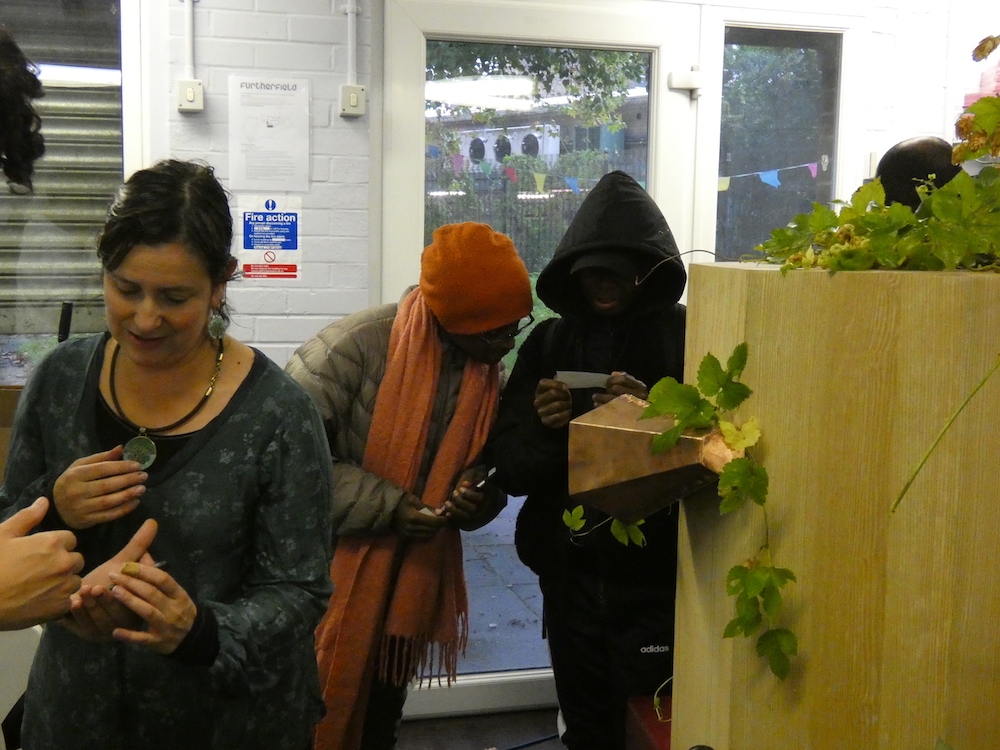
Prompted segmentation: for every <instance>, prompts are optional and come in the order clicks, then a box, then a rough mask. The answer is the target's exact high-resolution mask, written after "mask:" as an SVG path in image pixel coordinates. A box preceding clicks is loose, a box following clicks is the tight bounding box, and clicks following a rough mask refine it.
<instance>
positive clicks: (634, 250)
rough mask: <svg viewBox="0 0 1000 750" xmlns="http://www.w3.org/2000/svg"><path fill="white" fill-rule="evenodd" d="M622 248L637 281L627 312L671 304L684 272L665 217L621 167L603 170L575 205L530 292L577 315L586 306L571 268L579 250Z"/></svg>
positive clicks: (564, 312) (566, 313) (681, 288)
mask: <svg viewBox="0 0 1000 750" xmlns="http://www.w3.org/2000/svg"><path fill="white" fill-rule="evenodd" d="M592 250H605V251H608V250H610V251H615V252H622V253H626V254H627V255H628V256H629V258H631V260H632V261H633V262H634V263H635V265H636V267H637V268H638V270H639V279H640V280H641V283H640V284H639V287H638V289H637V291H636V296H635V298H634V299H633V302H632V304H631V305H630V306H629V311H628V313H627V314H628V315H629V316H630V317H631V316H634V315H637V314H644V313H646V312H650V311H652V310H655V309H661V308H664V307H669V306H672V305H674V304H675V303H676V302H677V300H678V299H680V296H681V293H682V292H683V291H684V283H685V282H686V281H687V273H686V272H685V270H684V264H683V263H681V259H680V255H679V253H678V250H677V243H676V242H674V236H673V234H671V232H670V227H669V226H667V220H666V219H664V218H663V214H662V213H661V212H660V209H659V208H658V207H657V205H656V203H655V202H654V201H653V199H652V198H650V197H649V194H648V193H647V192H646V191H645V190H643V188H642V186H641V185H640V184H639V183H638V182H636V181H635V180H633V179H632V178H631V177H629V176H628V175H627V174H625V173H624V172H611V173H610V174H606V175H604V177H602V178H601V180H600V182H598V183H597V185H595V186H594V189H593V190H591V191H590V194H589V195H588V196H587V197H586V198H585V199H584V201H583V203H582V204H581V205H580V208H579V210H578V211H577V212H576V216H575V217H573V221H572V222H571V223H570V225H569V228H568V229H567V230H566V234H565V235H563V238H562V241H561V242H560V243H559V247H557V248H556V251H555V254H554V255H553V256H552V260H550V261H549V262H548V265H546V266H545V268H544V269H542V272H541V273H540V274H539V275H538V281H537V283H536V285H535V291H536V293H537V294H538V298H539V299H540V300H541V301H542V302H544V303H545V304H546V305H547V306H548V307H549V308H550V309H552V310H554V311H555V312H557V313H559V314H560V315H563V316H565V317H572V318H581V317H583V316H584V315H585V314H586V312H587V310H588V309H589V308H588V306H587V304H586V303H585V301H584V299H583V295H582V294H581V293H580V289H579V285H578V284H577V283H576V282H575V281H574V280H573V279H571V278H570V268H571V267H572V266H573V263H574V262H575V261H576V259H577V258H579V257H580V255H581V254H582V253H585V252H588V251H592Z"/></svg>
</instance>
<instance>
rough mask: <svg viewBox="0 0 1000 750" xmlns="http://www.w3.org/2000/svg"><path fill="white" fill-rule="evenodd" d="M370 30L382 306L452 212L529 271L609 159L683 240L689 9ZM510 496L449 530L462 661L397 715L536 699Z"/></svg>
mask: <svg viewBox="0 0 1000 750" xmlns="http://www.w3.org/2000/svg"><path fill="white" fill-rule="evenodd" d="M385 23H386V52H385V90H386V97H385V102H386V105H385V106H386V110H385V113H384V120H385V138H384V142H383V146H384V149H383V153H382V159H383V170H382V180H383V185H382V195H383V203H382V216H383V220H382V225H381V231H382V242H381V245H382V247H383V253H382V257H381V261H382V290H381V296H382V299H383V300H384V301H395V300H396V299H398V297H399V294H400V293H401V292H402V290H404V289H405V288H406V287H407V286H409V285H411V284H414V283H416V281H417V279H418V278H419V258H420V252H421V250H422V249H423V247H424V246H425V244H427V242H429V238H430V235H431V233H432V232H433V230H434V229H435V228H437V227H438V226H440V225H442V224H446V223H451V222H455V221H466V220H473V221H484V222H487V223H489V224H491V225H492V226H493V227H494V228H495V229H497V230H498V231H502V232H505V233H507V234H509V235H510V236H511V237H512V238H513V239H514V242H515V245H516V246H517V247H518V249H519V251H520V252H521V254H522V257H524V259H525V261H526V263H527V265H528V266H529V270H530V271H532V272H533V273H535V274H537V272H538V271H539V270H540V269H541V268H542V267H543V266H544V264H545V263H546V262H547V261H548V259H549V258H550V257H551V254H552V252H553V250H554V249H555V246H556V244H557V243H558V241H559V239H560V238H561V236H562V233H563V232H564V231H565V228H566V226H567V225H568V223H569V221H570V220H571V219H572V217H573V215H574V213H575V211H576V208H577V207H578V206H579V204H580V202H581V201H582V200H583V197H584V195H585V194H586V192H587V191H588V190H589V188H590V187H591V186H592V185H593V184H594V183H595V182H596V181H597V179H599V178H600V176H601V175H603V174H605V173H607V172H609V171H612V170H614V169H622V170H624V171H626V172H628V173H629V174H631V175H632V176H633V177H634V178H635V179H636V180H638V181H639V182H640V183H643V184H644V185H645V186H646V188H647V190H648V191H649V192H650V194H651V195H652V196H653V197H654V199H656V200H657V202H658V203H659V205H660V207H661V209H662V210H663V212H664V214H665V215H666V217H667V220H668V221H669V223H670V225H671V228H672V230H673V232H674V234H675V236H676V237H677V239H678V242H679V244H681V246H685V245H688V246H689V243H690V237H691V214H692V211H691V206H692V198H691V193H692V191H691V189H690V185H691V184H692V183H693V179H694V178H693V166H694V157H693V152H694V149H693V143H694V136H695V127H694V120H695V112H696V107H697V100H696V98H695V97H693V96H692V91H691V90H690V89H688V88H678V89H676V90H673V89H671V88H670V87H669V85H668V83H669V79H670V74H671V73H684V74H689V73H690V72H691V70H692V66H696V65H697V62H698V40H699V34H698V29H699V12H698V9H697V8H696V7H695V6H691V5H686V4H672V3H661V2H629V3H621V2H616V1H609V2H606V3H593V2H586V3H584V2H581V3H579V4H578V5H577V4H573V3H566V2H559V3H554V2H546V0H534V1H533V2H531V3H520V2H514V3H511V2H509V1H508V2H503V3H501V2H497V3H492V2H489V1H483V0H477V2H475V3H470V2H464V1H463V2H455V1H452V2H438V1H437V0H388V1H387V3H386V18H385ZM580 92H583V95H582V96H578V95H577V94H578V93H580ZM519 503H520V500H519V499H518V498H512V499H511V505H510V507H509V508H508V509H507V510H506V511H505V512H504V514H502V515H501V517H500V518H499V519H497V521H495V522H494V523H492V524H490V525H488V526H487V527H485V528H484V529H483V530H481V531H480V532H477V533H476V534H470V535H468V536H467V537H466V538H465V539H464V543H465V556H466V560H465V565H466V576H467V581H468V583H469V591H470V599H471V603H470V604H471V606H470V628H471V634H470V638H471V640H470V645H469V649H468V651H467V654H466V657H467V658H466V659H465V660H464V661H460V663H459V671H460V673H461V674H460V677H459V680H458V683H457V684H455V685H453V686H452V687H451V688H448V689H436V688H435V687H433V686H432V688H431V689H429V690H427V689H423V690H414V691H411V694H410V698H409V699H408V701H407V706H406V711H407V715H408V716H410V717H415V716H430V715H437V714H442V713H473V712H478V711H489V710H497V709H506V710H511V709H515V708H531V707H539V706H545V705H554V701H555V692H554V686H553V684H552V679H551V670H550V669H548V652H547V648H546V646H545V642H544V640H542V632H541V596H540V594H539V593H538V589H537V579H535V577H534V575H533V574H531V572H530V571H528V569H527V568H526V567H524V566H523V565H522V564H521V563H520V562H519V561H518V559H517V556H516V553H515V551H514V549H513V524H514V518H515V517H516V512H517V508H518V505H519Z"/></svg>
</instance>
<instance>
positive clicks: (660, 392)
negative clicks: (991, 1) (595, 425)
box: [563, 343, 798, 679]
mask: <svg viewBox="0 0 1000 750" xmlns="http://www.w3.org/2000/svg"><path fill="white" fill-rule="evenodd" d="M746 363H747V345H746V343H742V344H740V345H738V346H737V347H736V348H735V349H734V350H733V353H732V354H731V355H730V357H729V359H728V360H727V362H726V366H725V367H723V366H722V363H721V362H720V361H719V360H718V358H716V356H715V355H714V354H712V353H708V354H706V355H705V357H704V358H703V359H702V361H701V365H700V366H699V368H698V377H697V386H694V385H687V384H684V383H679V382H677V380H676V379H675V378H671V377H667V378H663V379H662V380H660V381H659V382H658V383H656V384H655V385H654V386H653V387H652V389H650V392H649V398H648V401H649V406H648V407H646V409H645V411H644V412H643V414H642V416H643V418H651V417H660V416H670V417H673V419H674V426H673V427H672V428H670V429H669V430H666V431H664V432H662V433H660V434H658V435H656V436H655V437H654V438H653V441H652V446H651V450H652V451H653V453H662V452H664V451H667V450H669V449H670V448H672V447H673V446H674V445H676V444H677V441H678V440H679V439H680V437H681V435H682V434H683V433H684V432H685V431H688V430H699V429H709V428H717V429H718V430H719V431H720V432H721V433H722V438H723V441H724V442H725V443H726V445H727V446H728V447H729V448H730V449H731V450H733V451H742V452H743V453H744V455H743V456H742V457H740V458H735V459H733V460H731V461H729V462H728V463H727V464H726V465H725V467H723V470H722V473H721V474H720V475H719V496H720V498H721V503H720V508H719V509H720V512H721V513H732V512H734V511H737V510H739V509H740V508H742V507H743V506H744V505H745V504H746V501H747V500H750V501H751V502H752V503H753V504H754V505H757V506H758V507H760V509H761V511H762V512H763V514H764V542H763V544H762V545H761V546H760V548H759V549H758V550H757V553H756V555H754V556H753V557H752V558H750V559H748V560H747V561H746V562H745V563H743V564H742V565H736V566H734V567H733V568H732V569H731V570H730V571H729V574H728V576H727V577H726V591H727V593H728V594H729V595H730V596H734V597H735V598H736V599H735V616H734V617H733V619H732V620H730V622H729V623H728V624H727V625H726V628H725V631H724V633H723V637H725V638H734V637H735V636H737V635H743V636H745V637H747V638H749V637H750V636H752V635H755V634H756V633H757V632H758V631H760V630H761V627H762V626H763V625H764V623H765V621H766V622H767V623H768V626H767V627H766V628H765V629H764V632H763V633H761V634H760V636H758V638H757V655H758V656H760V657H761V658H766V659H767V660H768V664H769V666H770V668H771V671H772V672H773V673H774V674H775V675H777V676H778V677H780V678H781V679H784V678H785V677H787V676H788V673H789V671H790V669H791V660H790V657H792V656H794V655H795V654H797V653H798V639H797V638H796V637H795V634H794V633H792V632H791V631H790V630H788V629H787V628H782V627H776V626H775V623H777V622H778V619H779V615H780V611H781V605H782V597H781V589H783V588H784V587H785V586H786V585H787V584H788V582H789V581H795V574H794V573H792V571H791V570H789V569H787V568H778V567H775V566H774V564H773V562H772V560H771V547H770V532H769V525H768V518H767V508H766V507H765V504H766V502H767V490H768V475H767V469H765V468H764V466H763V465H761V464H760V463H758V462H757V461H756V460H755V459H754V457H753V456H752V455H751V454H750V453H749V451H748V450H747V449H749V448H751V447H752V446H753V445H755V444H756V443H757V441H758V440H759V439H760V437H761V431H760V427H759V426H758V424H757V420H756V418H751V419H748V420H747V421H746V422H744V423H743V424H742V425H739V426H737V425H736V424H735V423H734V421H733V420H732V418H731V417H730V416H729V414H728V413H729V412H731V411H732V410H734V409H736V407H738V406H739V405H740V404H742V403H743V402H744V401H745V400H746V399H747V398H749V397H750V395H751V393H752V391H751V390H750V388H749V387H748V386H747V385H746V384H744V383H741V382H740V380H739V378H740V376H741V375H742V374H743V370H744V368H745V367H746ZM563 523H564V524H565V525H566V526H567V527H568V528H569V529H570V532H571V534H573V536H574V537H576V536H583V535H586V534H590V533H593V532H594V531H596V530H597V529H598V528H600V527H601V526H603V525H604V524H607V523H610V524H611V534H612V535H613V536H614V537H615V539H617V540H618V541H619V542H621V543H622V544H625V545H628V544H638V545H639V546H642V545H645V543H646V538H645V536H644V535H643V533H642V530H641V529H640V528H639V526H641V525H642V524H643V521H641V520H640V521H638V522H636V523H634V524H624V523H622V522H621V521H619V520H617V519H613V518H606V519H604V520H603V521H601V522H600V523H598V524H596V525H595V526H593V527H591V528H590V529H587V530H586V531H585V530H584V528H585V526H586V519H585V518H584V509H583V506H577V507H576V508H574V509H573V510H566V511H564V512H563Z"/></svg>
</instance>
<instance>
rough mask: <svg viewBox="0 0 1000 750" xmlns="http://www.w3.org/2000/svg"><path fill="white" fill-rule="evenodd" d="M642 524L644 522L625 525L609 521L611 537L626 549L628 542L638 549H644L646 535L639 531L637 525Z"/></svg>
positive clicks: (614, 520) (616, 521) (616, 520)
mask: <svg viewBox="0 0 1000 750" xmlns="http://www.w3.org/2000/svg"><path fill="white" fill-rule="evenodd" d="M643 523H645V521H641V520H640V521H637V522H636V523H629V524H626V523H622V522H621V521H619V520H618V519H617V518H615V519H613V520H612V521H611V536H613V537H614V538H615V539H617V540H618V541H619V542H621V543H622V544H624V545H625V546H626V547H627V546H628V545H629V543H630V542H631V543H632V544H635V545H637V546H639V547H645V546H646V535H645V534H643V533H642V531H641V530H640V529H639V525H640V524H643Z"/></svg>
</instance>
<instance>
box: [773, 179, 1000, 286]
mask: <svg viewBox="0 0 1000 750" xmlns="http://www.w3.org/2000/svg"><path fill="white" fill-rule="evenodd" d="M917 191H918V192H919V193H920V194H921V196H922V198H923V200H922V202H921V204H920V207H919V208H918V209H917V211H916V212H914V211H913V210H912V209H911V208H910V207H909V206H904V205H903V204H901V203H894V204H892V205H890V206H886V204H885V189H884V188H883V187H882V183H881V182H880V181H879V180H878V179H875V180H873V181H872V182H869V183H868V184H866V185H862V186H861V187H860V188H858V190H857V191H856V192H855V193H854V195H853V196H851V200H850V201H847V202H845V201H834V205H839V206H840V212H839V213H837V212H836V211H834V209H833V208H830V207H829V206H825V205H822V204H819V203H814V204H813V209H812V212H811V213H808V214H799V215H798V216H796V217H795V218H794V219H792V221H791V223H789V224H788V226H785V227H779V228H778V229H775V230H772V232H771V237H770V238H769V239H768V240H766V241H765V242H763V243H762V244H760V245H757V247H756V248H754V249H755V250H757V251H758V252H761V253H763V255H764V259H765V260H766V261H767V262H770V263H780V264H781V270H782V272H783V273H784V272H787V271H789V270H792V269H796V268H824V269H827V270H829V271H867V270H873V269H900V270H908V271H942V270H952V269H956V268H964V269H969V270H975V271H995V272H996V271H1000V172H998V171H997V169H996V168H994V167H986V168H984V169H983V170H982V171H981V172H980V173H979V174H978V175H977V176H975V177H973V176H971V175H969V174H968V173H966V172H959V173H958V174H957V175H956V176H955V177H954V178H952V179H951V180H950V181H949V182H948V183H946V184H945V185H943V186H942V187H940V188H935V187H934V185H933V184H924V185H920V186H919V187H918V188H917Z"/></svg>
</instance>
